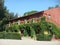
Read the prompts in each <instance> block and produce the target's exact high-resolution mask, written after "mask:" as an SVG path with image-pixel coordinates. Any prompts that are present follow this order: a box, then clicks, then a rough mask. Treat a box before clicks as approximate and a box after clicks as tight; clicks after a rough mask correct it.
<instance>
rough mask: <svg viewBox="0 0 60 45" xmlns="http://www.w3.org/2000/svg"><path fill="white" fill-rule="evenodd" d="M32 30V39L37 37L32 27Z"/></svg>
mask: <svg viewBox="0 0 60 45" xmlns="http://www.w3.org/2000/svg"><path fill="white" fill-rule="evenodd" d="M30 30H31V38H33V37H35V35H36V34H35V31H34V29H33V28H32V27H30Z"/></svg>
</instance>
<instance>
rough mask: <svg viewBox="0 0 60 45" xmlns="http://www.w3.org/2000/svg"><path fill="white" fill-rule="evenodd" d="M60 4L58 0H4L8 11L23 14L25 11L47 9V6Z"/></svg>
mask: <svg viewBox="0 0 60 45" xmlns="http://www.w3.org/2000/svg"><path fill="white" fill-rule="evenodd" d="M55 5H60V0H5V6H6V7H7V9H8V10H9V12H14V14H16V13H18V14H19V16H23V14H24V13H25V12H28V11H32V10H37V11H43V10H47V9H48V7H54V6H55Z"/></svg>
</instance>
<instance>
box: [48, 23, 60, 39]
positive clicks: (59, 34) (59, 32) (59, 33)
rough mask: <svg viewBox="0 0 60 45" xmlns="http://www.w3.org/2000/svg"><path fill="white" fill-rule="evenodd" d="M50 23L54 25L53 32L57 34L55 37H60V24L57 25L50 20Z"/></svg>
mask: <svg viewBox="0 0 60 45" xmlns="http://www.w3.org/2000/svg"><path fill="white" fill-rule="evenodd" d="M48 24H49V25H51V26H52V28H53V29H52V32H53V34H55V37H56V38H60V28H59V27H58V26H56V25H55V24H54V23H51V22H49V23H48Z"/></svg>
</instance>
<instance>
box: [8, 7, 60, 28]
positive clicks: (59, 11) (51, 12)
mask: <svg viewBox="0 0 60 45" xmlns="http://www.w3.org/2000/svg"><path fill="white" fill-rule="evenodd" d="M41 16H45V17H46V20H47V21H49V22H53V23H55V24H56V25H57V26H59V27H60V7H57V8H52V9H48V10H44V11H40V12H38V13H35V14H31V15H28V16H23V17H19V18H16V19H12V20H10V21H9V25H11V24H13V23H14V22H17V23H18V24H27V23H31V21H32V20H33V23H37V22H39V21H40V18H41Z"/></svg>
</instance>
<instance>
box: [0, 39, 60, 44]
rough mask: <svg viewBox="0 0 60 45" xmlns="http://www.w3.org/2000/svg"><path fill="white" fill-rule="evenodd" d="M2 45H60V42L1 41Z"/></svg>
mask: <svg viewBox="0 0 60 45" xmlns="http://www.w3.org/2000/svg"><path fill="white" fill-rule="evenodd" d="M0 45H60V41H35V40H9V39H0Z"/></svg>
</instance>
